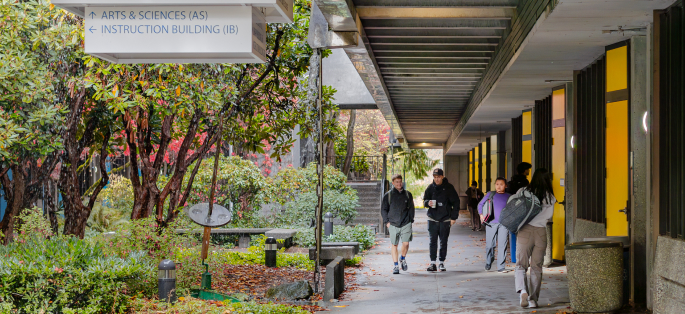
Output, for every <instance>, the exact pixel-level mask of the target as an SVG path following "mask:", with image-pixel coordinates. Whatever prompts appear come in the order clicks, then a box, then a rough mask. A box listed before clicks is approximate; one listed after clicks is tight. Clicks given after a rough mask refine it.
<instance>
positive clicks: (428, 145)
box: [409, 143, 443, 149]
mask: <svg viewBox="0 0 685 314" xmlns="http://www.w3.org/2000/svg"><path fill="white" fill-rule="evenodd" d="M442 145H443V143H409V148H411V149H442Z"/></svg>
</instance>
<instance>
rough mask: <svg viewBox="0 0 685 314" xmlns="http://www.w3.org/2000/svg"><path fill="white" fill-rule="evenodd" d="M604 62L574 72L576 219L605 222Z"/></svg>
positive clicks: (602, 60) (599, 60) (600, 60)
mask: <svg viewBox="0 0 685 314" xmlns="http://www.w3.org/2000/svg"><path fill="white" fill-rule="evenodd" d="M605 63H606V62H605V59H604V56H602V57H601V58H600V59H598V60H596V61H595V62H593V63H592V64H591V65H589V66H587V67H586V68H585V69H583V70H581V71H577V72H576V73H575V82H574V86H576V88H575V92H576V101H577V103H576V110H575V115H576V116H575V119H574V121H575V123H576V126H575V129H576V134H575V138H574V144H575V149H574V152H575V158H576V174H577V176H576V179H575V180H576V182H577V188H576V189H577V190H576V191H577V193H578V206H577V208H578V211H577V215H578V216H577V217H578V218H580V219H586V220H589V221H592V222H596V223H606V214H605V207H606V206H605V196H604V195H605V191H606V190H605V180H604V179H605V164H606V161H605V145H604V143H605V139H604V134H605V129H604V123H605V119H604V118H605V110H606V109H605V107H606V105H605V102H604V99H605V91H604V89H605V73H606V70H605Z"/></svg>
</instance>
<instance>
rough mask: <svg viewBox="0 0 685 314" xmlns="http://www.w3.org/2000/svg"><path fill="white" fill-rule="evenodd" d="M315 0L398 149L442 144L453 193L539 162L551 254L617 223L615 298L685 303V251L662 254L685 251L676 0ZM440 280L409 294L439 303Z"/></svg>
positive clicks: (673, 306)
mask: <svg viewBox="0 0 685 314" xmlns="http://www.w3.org/2000/svg"><path fill="white" fill-rule="evenodd" d="M313 2H314V3H315V4H316V5H317V6H318V8H320V11H321V12H322V15H323V17H325V20H326V22H327V24H326V25H325V26H326V27H327V30H328V37H327V38H328V39H331V43H332V45H328V46H326V47H330V48H342V49H340V50H339V51H338V52H339V53H338V54H337V55H338V56H341V55H343V53H344V55H346V56H347V57H348V59H349V60H350V61H351V64H352V65H353V67H351V68H352V69H353V70H352V73H350V74H348V75H347V76H342V75H338V77H342V78H347V77H354V78H356V79H360V80H361V81H363V83H364V85H365V87H366V90H368V92H369V94H370V97H371V98H373V107H374V108H376V107H377V108H378V109H380V110H381V112H382V113H383V115H384V116H385V119H386V120H387V122H388V124H389V126H390V128H391V130H392V131H393V133H394V138H397V141H398V143H399V144H401V145H402V146H403V148H405V149H422V148H441V149H442V150H443V154H444V170H445V176H446V177H447V178H448V179H449V181H450V183H452V184H454V186H455V188H456V189H457V191H458V192H459V193H460V194H462V195H463V193H464V192H465V191H466V189H467V188H468V186H470V185H471V182H472V181H476V182H477V183H478V186H479V187H480V188H481V189H482V190H483V191H484V192H485V191H490V190H492V189H493V188H494V186H493V185H494V182H495V181H496V178H497V177H505V178H507V179H510V178H511V177H512V175H514V174H515V169H516V167H517V165H519V164H520V163H522V162H527V163H530V164H531V165H532V167H533V170H535V169H539V168H545V169H547V170H548V171H549V172H551V174H552V178H553V179H552V185H553V189H554V194H555V196H556V199H557V200H558V201H559V203H558V204H556V205H555V208H554V216H553V219H552V224H551V225H549V226H548V227H549V228H548V238H550V239H551V241H548V245H549V248H548V249H549V250H550V251H551V254H549V256H547V258H548V259H553V260H554V261H556V262H559V263H566V262H567V260H566V252H565V247H566V245H569V244H571V243H574V242H582V241H586V239H597V238H604V237H620V239H617V238H613V239H612V240H618V241H621V242H624V243H626V246H624V249H625V252H626V253H627V254H626V256H628V257H627V258H626V264H625V266H624V278H627V279H628V281H629V285H628V288H627V289H626V290H625V291H624V294H623V299H624V301H626V303H628V302H630V303H631V304H637V305H639V306H646V307H647V308H648V309H650V310H652V311H654V313H681V312H682V309H683V307H684V306H685V304H684V303H683V301H682V296H683V295H685V277H684V276H683V274H684V273H685V272H684V271H683V270H684V269H683V265H684V264H683V263H672V262H671V261H674V260H680V261H682V260H685V241H684V239H685V202H683V201H682V195H683V193H685V181H683V179H682V178H683V177H685V167H683V155H685V127H684V125H683V121H685V110H684V109H683V108H685V95H684V94H683V91H684V90H685V83H684V82H685V74H684V73H685V71H682V69H683V60H684V58H685V44H684V41H683V33H684V32H685V22H684V19H683V16H685V5H684V4H683V1H682V0H678V1H676V0H652V1H643V0H593V1H587V0H483V1H473V0H451V1H445V0H422V1H403V0H397V1H385V0H346V1H343V0H314V1H313ZM316 10H318V9H317V8H316V7H315V11H316ZM351 34H354V36H350V35H351ZM343 38H346V39H354V40H339V39H343ZM324 68H326V65H324ZM341 80H342V79H341ZM346 86H353V85H351V84H347V85H344V84H340V85H338V86H334V87H335V88H337V89H338V90H339V91H340V92H341V93H340V94H336V95H335V97H336V101H339V102H340V103H341V107H340V108H348V109H353V108H361V106H356V107H355V106H350V107H346V106H345V101H344V100H345V99H344V97H338V96H341V95H344V94H345V92H347V93H349V92H350V91H349V90H348V91H345V89H346V88H345V87H346ZM354 86H355V87H356V86H359V85H354ZM356 91H357V93H366V91H365V90H363V88H361V89H357V90H356ZM364 108H367V107H366V105H365V106H364ZM391 138H393V137H391ZM531 175H532V173H531ZM529 179H531V177H529ZM379 216H380V215H379ZM455 232H458V231H455ZM423 240H425V239H423ZM628 245H629V246H628ZM462 255H463V254H462ZM464 261H466V260H464ZM464 261H461V262H464ZM469 261H471V260H470V259H469ZM412 262H419V261H416V260H414V261H412ZM476 270H477V268H474V271H476ZM470 275H471V273H455V274H452V276H457V277H459V278H455V280H456V279H460V280H459V281H460V282H461V278H462V276H463V277H468V276H470ZM417 276H419V275H417ZM417 276H413V277H414V278H418V277H417ZM488 276H489V274H488ZM443 277H447V276H439V278H443ZM422 279H425V280H426V282H428V280H427V278H422ZM434 279H435V278H434ZM396 280H399V279H396ZM436 280H437V279H436ZM377 282H378V283H379V284H380V281H377ZM440 282H442V281H440ZM409 283H411V281H409ZM469 283H470V282H469ZM425 287H426V288H428V287H430V284H428V283H427V284H426V286H425ZM448 287H450V286H449V285H445V287H444V288H443V287H442V286H438V287H437V288H439V289H438V290H436V292H435V293H434V295H435V296H433V297H434V298H437V296H440V300H441V301H440V302H438V301H437V300H438V299H430V300H427V301H426V300H423V301H422V300H419V299H416V300H415V301H416V302H417V303H416V304H422V303H421V302H426V303H430V304H436V303H437V304H438V305H436V306H438V307H437V308H435V309H439V306H441V305H442V304H443V301H442V300H453V299H450V298H451V297H452V296H451V294H450V293H447V291H448V290H449V289H450V288H448ZM444 289H448V290H444ZM377 290H379V291H377V292H383V287H380V288H379V289H377ZM457 290H458V289H457ZM468 291H474V290H468ZM372 292H373V291H372ZM442 292H445V293H442ZM370 293H371V292H370ZM455 293H456V294H459V295H463V294H465V293H466V292H461V293H457V292H455ZM422 295H425V294H422ZM446 295H450V296H449V297H447V296H446ZM443 296H445V297H444V298H443ZM464 298H466V296H465V297H464ZM475 300H476V301H477V300H478V299H475ZM429 301H430V302H429ZM460 301H462V302H464V301H463V300H462V298H460ZM476 301H473V300H471V301H468V302H476ZM448 303H449V302H448ZM445 304H447V303H445ZM474 304H476V306H477V305H478V303H477V302H476V303H474ZM483 304H485V303H483ZM551 304H554V302H552V303H551ZM353 306H356V305H351V306H350V307H353ZM445 308H449V305H445ZM504 311H507V310H504Z"/></svg>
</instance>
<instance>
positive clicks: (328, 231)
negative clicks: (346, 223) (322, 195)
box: [323, 212, 333, 237]
mask: <svg viewBox="0 0 685 314" xmlns="http://www.w3.org/2000/svg"><path fill="white" fill-rule="evenodd" d="M323 232H324V236H325V237H330V236H331V235H332V234H333V214H331V213H330V212H328V213H326V215H325V217H324V219H323Z"/></svg>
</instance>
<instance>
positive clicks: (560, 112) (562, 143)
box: [551, 89, 566, 261]
mask: <svg viewBox="0 0 685 314" xmlns="http://www.w3.org/2000/svg"><path fill="white" fill-rule="evenodd" d="M551 170H552V177H553V178H554V179H553V182H552V188H553V189H554V196H555V197H556V198H557V204H555V205H554V216H553V217H552V222H553V224H552V258H553V259H555V260H560V261H562V260H564V246H565V245H566V210H565V208H564V206H563V205H561V204H559V203H558V202H561V201H563V200H564V199H565V197H566V196H565V193H566V191H565V188H564V186H565V179H566V178H565V177H566V95H565V90H564V89H557V90H555V91H554V92H552V169H551Z"/></svg>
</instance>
